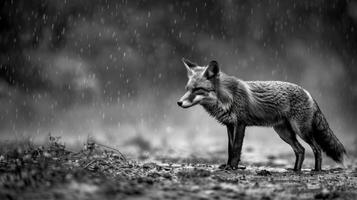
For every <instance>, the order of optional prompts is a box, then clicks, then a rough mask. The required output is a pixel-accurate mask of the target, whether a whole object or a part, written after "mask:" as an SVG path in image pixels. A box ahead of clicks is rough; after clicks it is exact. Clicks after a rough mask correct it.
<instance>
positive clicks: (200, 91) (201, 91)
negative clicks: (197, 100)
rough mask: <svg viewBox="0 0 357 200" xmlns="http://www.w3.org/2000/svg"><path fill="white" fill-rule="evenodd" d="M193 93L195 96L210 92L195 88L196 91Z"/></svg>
mask: <svg viewBox="0 0 357 200" xmlns="http://www.w3.org/2000/svg"><path fill="white" fill-rule="evenodd" d="M193 92H194V93H195V94H199V95H200V94H206V93H207V92H208V91H207V90H206V89H204V88H195V89H193Z"/></svg>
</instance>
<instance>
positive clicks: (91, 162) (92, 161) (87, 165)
mask: <svg viewBox="0 0 357 200" xmlns="http://www.w3.org/2000/svg"><path fill="white" fill-rule="evenodd" d="M95 161H98V159H94V160H91V161H90V162H89V163H88V164H86V166H84V167H83V168H84V169H86V168H87V167H89V165H91V164H93V163H94V162H95Z"/></svg>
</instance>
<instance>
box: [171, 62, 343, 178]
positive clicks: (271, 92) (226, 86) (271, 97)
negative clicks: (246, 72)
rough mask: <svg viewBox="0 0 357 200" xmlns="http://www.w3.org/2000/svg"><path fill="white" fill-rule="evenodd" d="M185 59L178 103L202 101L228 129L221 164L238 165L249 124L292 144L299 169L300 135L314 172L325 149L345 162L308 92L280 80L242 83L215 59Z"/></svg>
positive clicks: (341, 148) (184, 104)
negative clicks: (268, 129)
mask: <svg viewBox="0 0 357 200" xmlns="http://www.w3.org/2000/svg"><path fill="white" fill-rule="evenodd" d="M182 61H183V63H184V65H185V66H186V69H187V73H188V79H189V80H188V83H187V85H186V90H187V92H186V93H185V95H184V96H183V97H182V98H181V99H180V100H179V101H178V105H179V106H181V107H183V108H188V107H191V106H194V105H196V104H200V105H202V106H203V108H204V109H205V110H206V111H207V112H208V113H209V114H210V115H211V116H212V117H214V118H215V119H217V121H218V122H220V123H222V124H223V125H225V126H226V127H227V132H228V139H229V140H228V161H227V164H224V165H222V166H221V167H222V168H225V169H236V168H237V167H238V163H239V162H240V154H241V150H242V143H243V138H244V133H245V128H246V127H247V126H269V127H273V128H274V130H275V131H276V132H277V133H278V135H279V136H280V137H281V139H282V140H284V141H285V142H286V143H288V144H289V145H290V146H291V147H292V148H293V150H294V152H295V155H296V162H295V165H294V170H295V171H300V170H301V167H302V163H303V160H304V152H305V150H304V148H303V146H302V145H301V144H300V143H299V141H298V140H297V138H296V135H298V136H299V137H300V138H302V139H303V140H304V141H305V142H307V143H308V144H309V145H310V146H311V148H312V150H313V153H314V156H315V170H316V171H320V170H321V162H322V157H321V150H322V151H324V152H325V153H326V154H327V155H328V156H329V157H331V158H332V159H333V160H335V161H336V162H343V156H344V154H345V153H346V150H345V148H344V146H343V145H342V143H341V142H340V141H339V140H338V139H337V137H336V136H335V135H334V133H333V132H332V130H331V129H330V127H329V125H328V122H327V120H326V118H325V117H324V115H323V114H322V112H321V110H320V108H319V106H318V105H317V103H316V101H315V100H314V99H313V98H312V96H311V95H310V93H309V92H308V91H307V90H305V89H303V88H302V87H300V86H298V85H296V84H293V83H288V82H281V81H243V80H241V79H238V78H236V77H234V76H229V75H227V74H225V73H223V72H221V71H220V69H219V66H218V63H217V61H211V62H210V63H209V64H208V65H207V66H198V65H197V64H195V63H193V62H191V61H189V60H187V59H182Z"/></svg>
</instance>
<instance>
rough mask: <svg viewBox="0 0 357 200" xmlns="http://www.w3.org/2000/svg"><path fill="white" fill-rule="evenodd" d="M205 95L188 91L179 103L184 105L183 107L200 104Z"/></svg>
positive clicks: (181, 105)
mask: <svg viewBox="0 0 357 200" xmlns="http://www.w3.org/2000/svg"><path fill="white" fill-rule="evenodd" d="M203 98H204V96H202V95H196V94H194V93H192V92H191V91H187V92H186V93H185V94H184V95H183V96H182V97H181V98H180V100H179V101H177V105H178V106H180V107H182V108H189V107H191V106H194V105H196V104H199V103H200V102H201V101H202V99H203Z"/></svg>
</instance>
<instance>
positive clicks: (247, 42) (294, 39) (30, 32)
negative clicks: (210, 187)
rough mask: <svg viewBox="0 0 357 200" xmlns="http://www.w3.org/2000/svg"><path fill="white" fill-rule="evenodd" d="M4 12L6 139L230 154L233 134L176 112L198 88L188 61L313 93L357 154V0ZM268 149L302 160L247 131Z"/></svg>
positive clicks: (81, 0) (1, 75)
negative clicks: (190, 88) (190, 79)
mask: <svg viewBox="0 0 357 200" xmlns="http://www.w3.org/2000/svg"><path fill="white" fill-rule="evenodd" d="M0 4H1V10H0V15H1V16H0V26H1V30H0V32H1V35H0V46H1V47H0V105H1V106H0V134H1V140H7V141H8V140H19V139H22V138H30V139H31V140H34V141H41V140H43V139H44V138H47V136H48V134H49V133H51V134H52V135H55V136H61V137H62V139H63V140H64V141H65V143H66V144H72V145H74V144H77V143H78V142H80V143H81V142H83V141H85V140H86V138H87V137H93V138H95V139H96V140H97V141H100V142H102V143H105V144H108V145H113V146H117V147H120V148H122V149H124V148H125V147H128V146H130V144H140V145H139V146H140V148H144V149H145V148H147V149H150V148H156V147H157V148H169V149H173V150H175V151H178V152H180V151H181V152H187V151H191V152H192V151H193V152H195V151H197V152H205V151H211V150H214V149H221V150H226V142H227V134H226V132H225V131H226V129H225V127H223V126H221V125H219V124H218V123H217V122H215V120H214V119H212V118H210V117H209V116H208V114H206V113H205V112H204V110H203V109H202V108H201V107H200V106H196V107H194V108H191V109H185V110H184V109H181V108H179V107H178V106H177V105H176V101H177V99H178V98H179V97H180V96H181V95H182V94H183V93H184V87H185V84H186V82H187V77H186V69H185V67H184V66H183V64H182V63H181V58H182V57H185V58H188V59H190V60H192V61H194V62H196V63H198V64H201V65H204V64H207V63H208V62H209V61H210V60H212V59H215V60H217V61H218V62H219V63H220V65H221V69H222V71H224V72H226V73H228V74H230V75H234V76H236V77H239V78H241V79H243V80H281V81H289V82H294V83H297V84H299V85H301V86H303V87H304V88H306V89H307V90H309V91H310V93H311V94H312V95H313V97H314V98H315V99H316V100H317V101H318V102H319V105H320V107H321V109H322V111H323V112H324V113H325V115H326V117H327V119H328V121H329V122H330V125H331V127H332V129H333V130H334V132H335V134H336V135H337V136H338V137H339V138H341V140H342V142H343V143H345V145H346V146H347V148H349V149H351V148H354V146H352V144H353V141H354V140H355V136H356V134H355V133H356V131H355V130H356V128H357V120H356V117H357V113H356V111H357V104H356V102H357V66H356V62H357V60H356V59H357V34H356V31H357V2H355V1H329V0H328V1H325V0H274V1H273V0H267V1H259V0H253V1H232V0H226V1H218V0H217V1H209V0H207V1H198V0H194V1H191V0H180V1H170V0H155V1H154V0H152V1H151V0H140V1H129V0H122V1H117V0H93V1H90V2H89V1H86V0H71V1H69V0H51V1H45V0H19V1H17V0H3V1H1V3H0ZM268 143H271V144H273V145H271V146H269V152H271V151H274V150H277V149H279V148H278V147H279V146H281V148H284V149H290V147H289V146H288V145H286V144H285V143H284V142H283V141H281V140H280V139H279V138H278V136H277V134H275V133H274V131H273V130H272V129H267V128H248V129H247V134H246V141H245V143H244V147H245V148H263V147H265V148H267V144H268ZM127 149H128V151H131V150H130V148H127ZM265 151H266V150H265ZM289 151H290V150H289ZM308 151H310V149H308Z"/></svg>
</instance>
